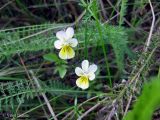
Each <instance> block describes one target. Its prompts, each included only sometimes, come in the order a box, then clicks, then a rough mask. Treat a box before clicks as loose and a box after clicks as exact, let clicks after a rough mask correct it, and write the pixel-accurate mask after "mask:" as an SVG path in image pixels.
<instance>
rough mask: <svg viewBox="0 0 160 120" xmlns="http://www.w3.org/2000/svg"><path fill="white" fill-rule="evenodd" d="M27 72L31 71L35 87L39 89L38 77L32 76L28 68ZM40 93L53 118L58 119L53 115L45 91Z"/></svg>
mask: <svg viewBox="0 0 160 120" xmlns="http://www.w3.org/2000/svg"><path fill="white" fill-rule="evenodd" d="M29 72H30V73H31V75H32V78H33V80H34V81H35V83H36V85H37V88H38V89H41V85H40V84H39V82H38V79H37V78H36V77H35V76H34V73H33V71H32V70H30V71H29ZM41 94H42V96H43V98H44V101H45V102H46V105H47V107H48V110H49V111H50V113H51V115H52V117H53V119H54V120H58V119H57V118H56V115H55V113H54V111H53V109H52V106H51V105H50V103H49V100H48V98H47V96H46V95H45V93H41Z"/></svg>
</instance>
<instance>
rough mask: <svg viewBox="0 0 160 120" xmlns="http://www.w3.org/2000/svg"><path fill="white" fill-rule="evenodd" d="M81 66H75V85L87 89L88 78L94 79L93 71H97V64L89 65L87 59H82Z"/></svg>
mask: <svg viewBox="0 0 160 120" xmlns="http://www.w3.org/2000/svg"><path fill="white" fill-rule="evenodd" d="M81 66H82V68H80V67H76V69H75V73H76V74H77V76H79V78H78V79H77V80H76V85H77V86H78V87H80V88H82V89H83V90H84V89H87V88H88V87H89V80H90V81H92V80H94V79H95V72H96V71H97V65H95V64H92V65H89V61H88V60H83V61H82V65H81Z"/></svg>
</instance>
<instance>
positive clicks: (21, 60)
mask: <svg viewBox="0 0 160 120" xmlns="http://www.w3.org/2000/svg"><path fill="white" fill-rule="evenodd" d="M18 56H19V58H20V62H21V64H22V66H23V68H24V70H25V72H26V74H27V77H28V79H29V80H30V82H31V85H32V87H33V88H34V89H35V86H34V83H33V82H32V78H31V77H30V75H29V73H28V70H27V68H26V66H25V64H24V61H23V59H22V58H21V56H20V54H18ZM37 98H38V100H39V102H40V103H41V99H40V97H39V96H38V94H37ZM42 109H43V111H44V113H45V115H46V117H47V118H48V115H47V112H46V110H45V108H44V107H43V106H42Z"/></svg>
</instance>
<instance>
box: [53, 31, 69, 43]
mask: <svg viewBox="0 0 160 120" xmlns="http://www.w3.org/2000/svg"><path fill="white" fill-rule="evenodd" d="M56 37H57V38H58V39H59V40H62V41H63V40H65V39H67V35H66V33H65V31H58V32H57V33H56Z"/></svg>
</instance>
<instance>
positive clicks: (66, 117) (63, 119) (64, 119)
mask: <svg viewBox="0 0 160 120" xmlns="http://www.w3.org/2000/svg"><path fill="white" fill-rule="evenodd" d="M97 97H98V96H95V97H92V98H90V99H88V100H86V101H84V102H83V103H81V104H79V105H78V108H79V107H81V106H82V105H84V104H85V103H87V102H89V101H91V100H94V99H95V98H97ZM73 112H74V111H73V110H72V111H71V112H69V113H68V114H67V115H66V116H65V117H64V118H62V120H66V119H68V117H69V116H70V115H71V114H72V113H73Z"/></svg>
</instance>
